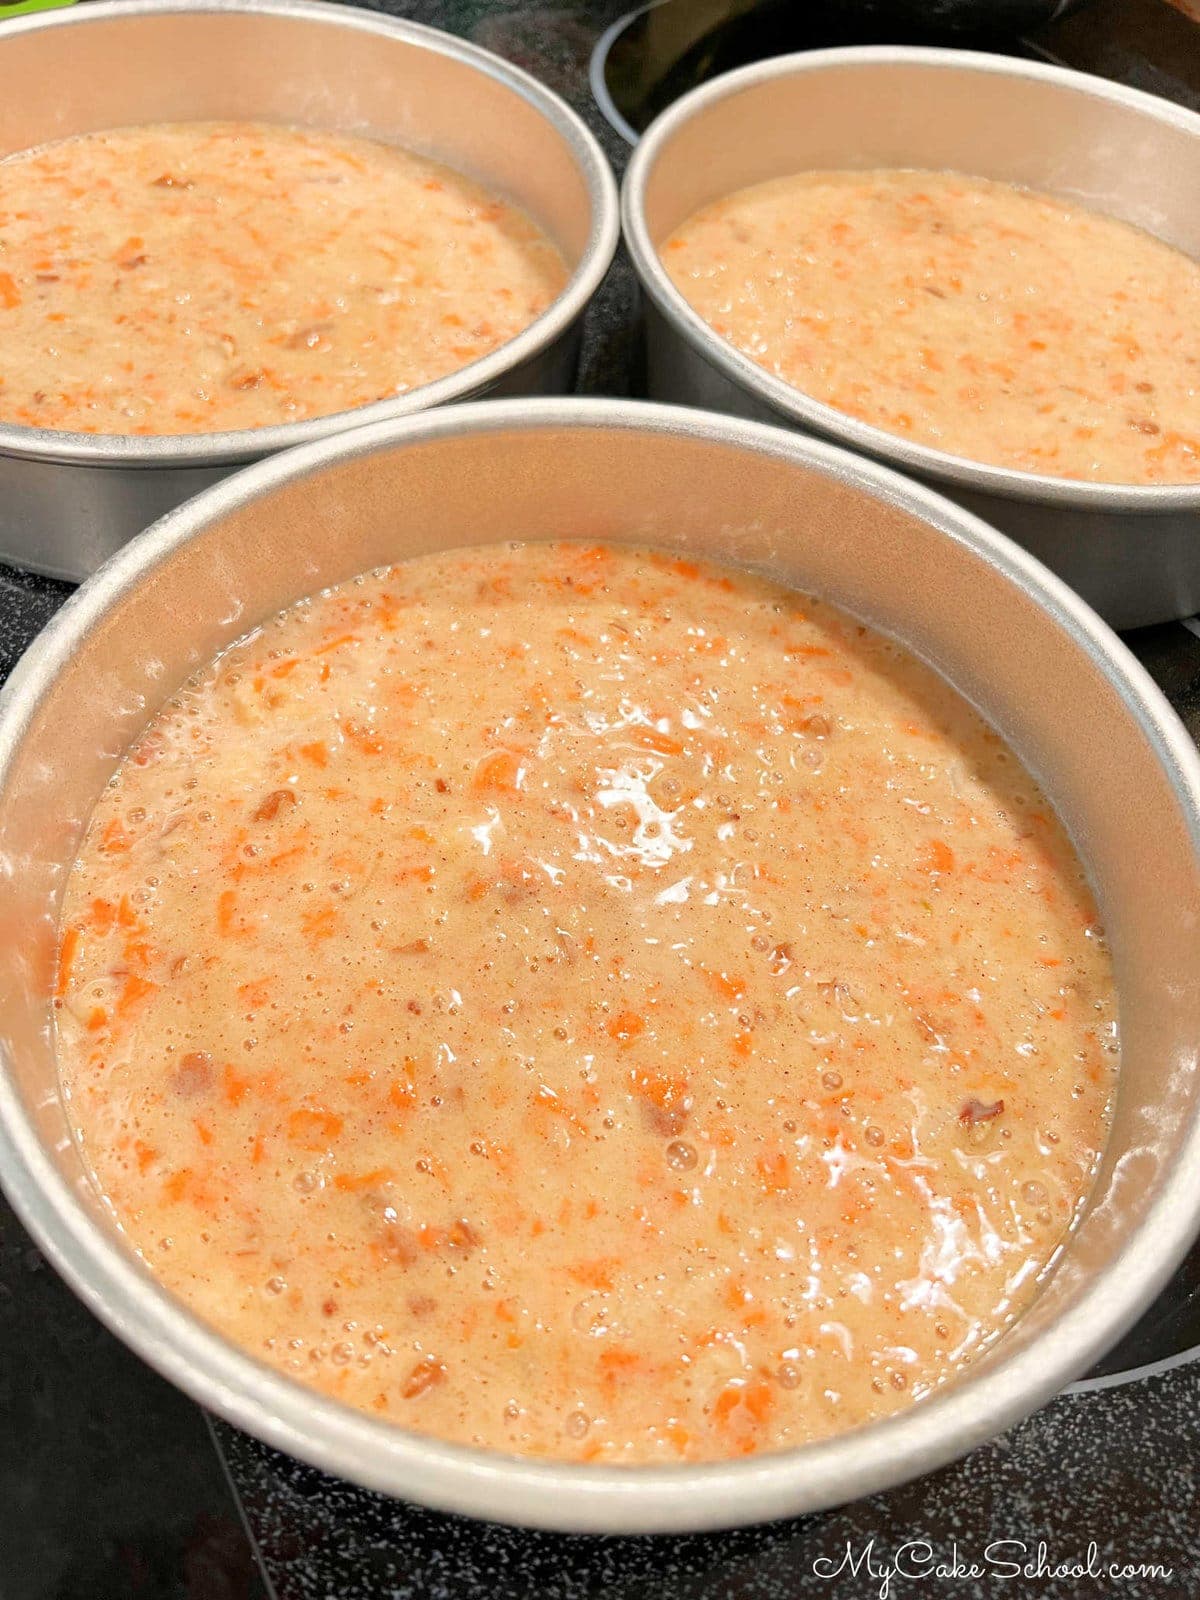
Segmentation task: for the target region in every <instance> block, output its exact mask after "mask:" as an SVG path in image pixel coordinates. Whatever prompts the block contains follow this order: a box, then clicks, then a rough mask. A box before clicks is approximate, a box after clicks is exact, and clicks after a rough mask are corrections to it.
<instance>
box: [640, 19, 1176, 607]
mask: <svg viewBox="0 0 1200 1600" xmlns="http://www.w3.org/2000/svg"><path fill="white" fill-rule="evenodd" d="M872 167H913V168H920V169H930V170H934V171H955V172H965V173H970V174H972V175H974V176H980V177H985V178H994V179H997V180H1000V181H1002V182H1004V183H1014V184H1020V185H1023V186H1025V187H1028V188H1031V189H1037V190H1042V191H1045V192H1047V193H1050V194H1056V195H1061V196H1063V198H1064V199H1068V200H1072V201H1076V202H1078V203H1080V204H1082V205H1084V206H1089V207H1091V208H1092V209H1094V210H1098V211H1104V212H1107V213H1109V214H1110V215H1112V216H1115V217H1120V218H1122V219H1124V220H1125V221H1127V222H1131V223H1134V224H1136V225H1137V226H1138V227H1141V228H1145V229H1146V230H1147V231H1149V232H1150V233H1153V234H1156V235H1157V236H1158V237H1159V238H1161V239H1164V240H1166V242H1167V243H1168V244H1171V245H1174V246H1175V247H1176V248H1177V249H1180V250H1183V251H1185V252H1186V253H1187V254H1188V255H1191V256H1200V116H1197V115H1195V114H1194V113H1193V112H1190V111H1184V110H1182V109H1180V108H1179V107H1178V106H1175V105H1172V104H1170V103H1169V102H1168V101H1165V100H1160V99H1157V98H1156V97H1155V96H1153V95H1148V94H1142V93H1139V92H1138V91H1137V90H1134V89H1127V88H1125V87H1123V86H1122V85H1119V84H1114V83H1108V82H1106V81H1104V80H1102V79H1099V78H1093V77H1088V76H1086V75H1084V74H1083V73H1078V72H1068V71H1065V70H1064V69H1062V68H1059V67H1049V66H1043V65H1040V64H1037V63H1033V62H1028V61H1020V60H1016V59H1014V58H1011V57H1008V56H991V55H981V54H972V53H969V52H963V51H957V50H925V49H906V48H901V47H898V46H867V47H863V48H856V49H846V50H814V51H810V52H808V53H806V54H804V55H793V56H780V57H776V58H774V59H773V60H770V61H764V62H761V63H759V64H757V65H755V66H750V67H746V68H743V69H741V70H739V71H737V72H730V73H727V74H726V75H724V76H723V77H720V78H716V79H714V80H713V81H712V82H711V83H709V84H706V85H704V87H702V88H700V89H696V90H693V91H692V93H690V94H687V95H684V97H683V98H682V99H681V100H679V101H677V102H676V103H675V105H673V106H671V107H670V109H669V110H667V111H666V112H664V113H663V115H662V116H660V117H659V118H658V119H657V121H655V122H654V123H653V124H652V125H651V127H650V129H649V130H648V131H647V133H646V135H645V137H644V138H643V139H642V141H641V143H640V144H639V145H638V147H637V149H636V150H635V151H634V154H633V159H632V160H631V162H630V165H629V169H628V172H627V174H626V177H625V185H624V190H623V194H622V219H623V223H624V230H625V239H626V242H627V244H628V246H629V251H630V254H631V256H632V257H633V264H634V267H635V269H636V271H637V274H638V277H639V279H640V280H641V283H642V286H643V288H644V290H645V294H646V301H647V317H648V333H647V338H648V360H649V382H650V392H651V394H652V395H653V396H654V397H655V398H657V399H663V400H677V401H682V402H685V403H687V404H689V405H698V406H710V407H713V408H715V409H718V410H721V411H730V412H733V413H734V414H736V415H738V416H746V417H755V418H759V419H762V420H764V421H772V422H783V423H786V424H789V425H790V426H792V427H797V428H802V429H805V430H807V431H811V432H814V433H818V434H822V435H826V436H828V437H829V438H832V439H836V440H837V441H839V442H840V443H842V444H846V445H850V446H851V447H852V448H854V449H856V450H861V451H863V452H865V453H866V454H868V455H871V456H874V457H876V458H878V459H879V460H882V461H886V462H889V463H890V464H891V465H893V466H896V467H899V468H901V469H902V470H903V471H905V472H908V473H911V474H912V475H913V476H914V477H917V478H920V479H922V480H923V481H925V482H927V483H932V484H934V485H935V486H936V487H937V488H939V489H940V490H941V491H942V492H943V493H944V494H948V495H950V496H951V497H952V498H953V499H955V500H957V501H958V503H959V504H960V505H963V506H966V507H967V508H968V509H969V510H972V511H975V512H977V513H978V514H979V515H980V516H982V517H985V518H986V519H987V520H988V521H989V522H991V523H993V524H994V525H995V526H996V527H998V528H1002V529H1003V530H1004V531H1005V532H1006V533H1008V534H1011V535H1012V537H1013V538H1014V539H1017V540H1019V541H1020V543H1021V544H1023V545H1024V546H1025V547H1026V549H1028V550H1031V551H1032V552H1033V553H1034V554H1035V555H1036V556H1038V557H1040V559H1041V560H1042V561H1044V562H1045V563H1046V564H1047V566H1049V567H1051V568H1053V570H1054V571H1055V572H1057V573H1058V574H1059V576H1060V577H1062V578H1065V579H1066V581H1067V582H1068V583H1069V584H1070V585H1071V587H1072V588H1074V589H1076V590H1078V592H1079V593H1080V594H1082V595H1083V597H1084V598H1085V599H1086V600H1088V601H1089V602H1090V603H1091V604H1092V605H1093V606H1094V607H1095V608H1096V610H1097V611H1099V612H1100V613H1101V615H1102V616H1104V617H1106V618H1107V620H1108V621H1109V622H1111V623H1112V624H1113V626H1114V627H1118V628H1132V627H1138V626H1140V625H1141V624H1143V623H1148V622H1159V621H1164V620H1166V619H1167V618H1170V617H1181V616H1187V615H1189V614H1190V613H1191V612H1193V611H1196V610H1200V484H1190V485H1179V486H1175V485H1163V486H1159V485H1152V486H1141V487H1139V486H1131V485H1120V484H1103V483H1090V482H1080V481H1075V480H1071V479H1066V478H1051V477H1043V476H1040V475H1038V474H1035V473H1029V472H1015V471H1011V470H1009V469H1007V468H1004V467H992V466H985V465H983V464H981V463H979V462H975V461H970V460H968V459H967V458H965V457H963V456H954V455H949V454H947V453H946V452H945V451H941V450H934V449H932V448H930V447H929V446H927V445H922V444H916V443H913V442H912V441H911V440H908V439H902V438H899V437H897V436H896V435H895V434H890V433H885V432H884V431H883V430H882V429H880V428H876V427H873V426H871V425H870V424H869V423H866V422H860V421H859V420H858V419H857V418H855V417H851V416H848V415H846V413H844V412H840V411H836V410H834V409H833V408H832V407H831V406H827V405H824V404H822V402H820V401H819V400H814V399H811V398H809V397H808V396H807V395H804V394H801V393H800V391H799V390H797V389H795V388H793V387H792V386H791V385H790V384H788V383H785V382H784V381H783V380H782V379H781V378H777V377H775V376H774V375H773V374H772V373H769V372H767V371H766V370H765V368H763V367H760V366H759V365H758V363H757V362H755V361H752V360H751V359H750V358H749V356H745V355H743V354H742V353H741V352H740V351H739V350H737V349H735V348H734V346H733V345H731V344H729V343H727V342H726V341H725V340H724V339H722V338H721V337H720V336H719V335H717V334H715V333H714V332H713V331H712V329H711V328H709V326H708V325H707V323H706V322H705V321H704V319H703V318H702V317H701V316H700V315H699V313H698V312H696V311H693V310H692V308H691V307H690V306H689V305H688V303H687V301H686V300H685V299H684V297H683V295H681V294H680V292H679V290H678V289H677V288H676V287H675V286H674V284H673V283H672V282H671V280H670V278H669V277H668V275H667V273H666V271H665V269H664V267H663V264H662V261H661V258H660V256H659V247H660V246H661V245H662V244H663V243H664V242H665V241H666V239H667V238H669V237H670V235H671V234H672V233H673V232H674V231H675V229H676V228H677V227H679V225H680V224H681V223H682V222H684V221H685V220H686V218H688V217H689V216H691V215H692V213H693V212H694V211H696V210H698V209H699V208H700V207H701V206H704V205H707V204H709V203H710V202H711V201H713V200H716V199H719V198H720V197H721V196H723V195H727V194H730V193H732V192H733V191H734V190H737V189H741V188H744V187H746V186H747V185H749V184H754V183H762V182H765V181H767V180H768V179H770V178H778V177H784V176H786V175H788V174H790V173H795V172H801V171H806V170H818V169H825V170H829V169H836V168H856V169H864V168H872Z"/></svg>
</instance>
